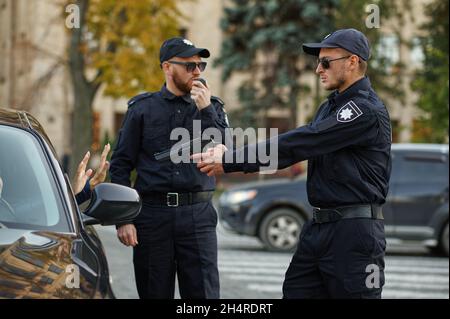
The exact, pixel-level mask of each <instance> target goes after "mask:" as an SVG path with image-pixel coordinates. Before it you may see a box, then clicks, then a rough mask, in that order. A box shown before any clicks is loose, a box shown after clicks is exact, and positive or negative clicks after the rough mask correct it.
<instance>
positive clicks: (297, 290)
mask: <svg viewBox="0 0 450 319" xmlns="http://www.w3.org/2000/svg"><path fill="white" fill-rule="evenodd" d="M385 249H386V240H385V234H384V222H383V220H380V219H370V218H353V219H340V220H338V221H334V222H328V223H315V222H314V221H313V220H311V221H308V222H307V223H306V224H305V225H304V226H303V229H302V232H301V234H300V240H299V243H298V246H297V249H296V252H295V254H294V256H293V258H292V261H291V263H290V265H289V268H288V270H287V272H286V276H285V281H284V284H283V298H286V299H290V298H292V299H294V298H295V299H301V298H305V299H314V298H320V299H326V298H337V299H347V298H381V291H382V287H383V285H384V254H385Z"/></svg>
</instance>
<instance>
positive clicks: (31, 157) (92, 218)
mask: <svg viewBox="0 0 450 319" xmlns="http://www.w3.org/2000/svg"><path fill="white" fill-rule="evenodd" d="M0 180H1V181H0V298H113V297H114V294H113V292H112V289H111V286H110V280H109V271H108V265H107V262H106V257H105V254H104V250H103V247H102V244H101V242H100V240H99V237H98V236H97V234H96V232H95V230H94V228H93V226H92V225H94V224H103V225H113V224H116V223H118V222H125V221H129V220H131V219H133V218H134V217H135V216H137V214H138V213H139V211H140V209H141V199H140V198H139V195H138V194H137V192H136V191H135V190H133V189H131V188H128V187H124V186H121V185H114V184H109V183H102V184H99V185H97V187H96V188H95V189H94V191H93V195H92V199H91V201H90V203H89V205H88V207H87V208H86V210H85V212H81V211H80V209H79V208H78V206H77V204H76V202H75V198H74V194H73V192H72V190H71V186H70V183H69V180H68V178H67V175H65V174H63V171H62V169H61V167H60V165H59V163H58V161H57V157H56V154H55V151H54V149H53V147H52V145H51V143H50V141H49V139H48V137H47V135H46V134H45V132H44V130H43V129H42V127H41V125H40V124H39V123H38V122H37V120H36V119H35V118H34V117H33V116H31V115H30V114H28V113H26V112H21V111H13V110H6V109H0Z"/></svg>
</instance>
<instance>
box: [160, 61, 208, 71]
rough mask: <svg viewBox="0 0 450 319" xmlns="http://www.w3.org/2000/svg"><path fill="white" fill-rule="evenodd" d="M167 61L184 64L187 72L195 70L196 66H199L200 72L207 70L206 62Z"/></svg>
mask: <svg viewBox="0 0 450 319" xmlns="http://www.w3.org/2000/svg"><path fill="white" fill-rule="evenodd" d="M167 63H171V64H178V65H184V66H185V67H186V71H187V72H194V70H195V68H197V67H198V69H199V70H200V72H203V71H205V69H206V62H180V61H167Z"/></svg>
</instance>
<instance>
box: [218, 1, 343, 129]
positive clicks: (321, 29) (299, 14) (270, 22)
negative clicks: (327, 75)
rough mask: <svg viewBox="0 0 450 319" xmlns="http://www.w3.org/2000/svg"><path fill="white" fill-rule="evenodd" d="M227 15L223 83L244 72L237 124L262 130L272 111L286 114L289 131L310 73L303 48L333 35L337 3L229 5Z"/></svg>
mask: <svg viewBox="0 0 450 319" xmlns="http://www.w3.org/2000/svg"><path fill="white" fill-rule="evenodd" d="M229 3H230V5H229V6H227V7H226V8H225V9H224V17H223V19H222V21H221V28H222V30H223V32H224V36H225V38H224V41H223V42H222V50H221V56H220V57H219V58H218V59H217V60H216V62H217V63H218V64H220V65H221V66H222V67H223V79H224V80H228V79H229V78H230V77H231V76H232V74H234V73H240V72H244V73H246V74H247V75H248V77H247V79H246V80H244V82H243V83H242V85H241V87H240V88H239V90H238V95H239V99H240V102H241V104H242V108H241V109H240V110H239V111H238V113H235V114H234V115H235V116H233V119H237V120H236V121H235V120H233V122H234V124H235V125H236V124H238V125H242V126H261V125H262V126H264V122H263V121H264V119H265V115H266V114H267V111H268V110H269V109H271V108H281V109H288V110H289V111H290V114H291V116H290V119H291V126H295V124H296V118H297V102H298V99H299V97H300V94H301V92H302V90H306V89H307V88H305V87H301V85H300V83H299V78H300V76H301V74H302V72H303V71H305V70H307V69H311V66H312V64H311V63H310V62H311V61H312V60H309V65H308V63H306V64H305V63H302V62H301V60H300V58H301V44H302V43H304V42H316V41H317V40H318V39H321V38H323V36H324V35H326V34H327V33H329V31H330V30H331V29H332V12H333V10H334V9H335V7H336V5H337V0H321V1H304V0H267V1H257V0H231V1H229Z"/></svg>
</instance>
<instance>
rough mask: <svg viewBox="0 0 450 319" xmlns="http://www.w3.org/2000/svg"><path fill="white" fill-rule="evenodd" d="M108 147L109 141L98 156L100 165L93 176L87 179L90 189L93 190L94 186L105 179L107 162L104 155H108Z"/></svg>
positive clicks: (107, 167) (109, 147)
mask: <svg viewBox="0 0 450 319" xmlns="http://www.w3.org/2000/svg"><path fill="white" fill-rule="evenodd" d="M110 149H111V146H110V145H109V143H108V144H106V145H105V147H104V148H103V152H102V156H101V158H100V165H99V167H98V169H97V170H96V172H95V175H94V177H92V178H91V179H90V181H89V185H90V187H91V190H93V189H94V187H95V186H97V185H98V184H100V183H103V182H104V181H105V179H106V174H107V173H108V169H109V162H108V161H106V157H107V156H108V153H109V150H110Z"/></svg>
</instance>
